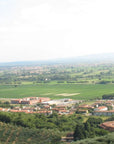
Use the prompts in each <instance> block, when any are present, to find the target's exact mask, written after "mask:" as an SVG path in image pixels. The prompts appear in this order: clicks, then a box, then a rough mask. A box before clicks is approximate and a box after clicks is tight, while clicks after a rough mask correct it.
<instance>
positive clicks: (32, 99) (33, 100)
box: [11, 97, 50, 105]
mask: <svg viewBox="0 0 114 144" xmlns="http://www.w3.org/2000/svg"><path fill="white" fill-rule="evenodd" d="M46 101H50V98H47V97H27V98H23V99H12V100H11V104H29V105H33V104H37V103H41V102H46Z"/></svg>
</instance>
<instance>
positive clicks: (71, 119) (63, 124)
mask: <svg viewBox="0 0 114 144" xmlns="http://www.w3.org/2000/svg"><path fill="white" fill-rule="evenodd" d="M0 121H1V122H5V123H11V124H14V125H17V126H22V127H28V128H37V129H43V128H45V129H58V130H59V131H74V128H75V126H76V124H77V123H78V122H79V121H83V119H82V117H80V116H78V117H76V115H71V116H65V115H62V116H58V114H56V113H53V114H51V115H49V116H45V115H44V114H25V113H10V112H0Z"/></svg>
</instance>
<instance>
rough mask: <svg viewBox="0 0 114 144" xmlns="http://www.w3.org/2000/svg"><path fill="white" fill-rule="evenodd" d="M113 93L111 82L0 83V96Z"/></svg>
mask: <svg viewBox="0 0 114 144" xmlns="http://www.w3.org/2000/svg"><path fill="white" fill-rule="evenodd" d="M108 93H114V85H113V84H37V85H31V84H30V85H18V86H17V87H14V85H0V98H23V97H30V96H38V97H50V98H52V99H60V98H71V99H80V100H82V99H83V100H90V99H95V98H101V97H102V95H103V94H108Z"/></svg>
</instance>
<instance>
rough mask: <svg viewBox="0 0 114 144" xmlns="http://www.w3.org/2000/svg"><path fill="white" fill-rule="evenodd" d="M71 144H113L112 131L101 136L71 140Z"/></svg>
mask: <svg viewBox="0 0 114 144" xmlns="http://www.w3.org/2000/svg"><path fill="white" fill-rule="evenodd" d="M72 144H114V133H109V134H108V135H105V136H101V137H95V138H88V139H85V140H79V141H76V142H72Z"/></svg>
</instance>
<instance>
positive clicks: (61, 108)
mask: <svg viewBox="0 0 114 144" xmlns="http://www.w3.org/2000/svg"><path fill="white" fill-rule="evenodd" d="M81 103H82V101H81V100H72V99H69V98H67V99H66V98H65V99H59V100H51V99H50V98H48V97H27V98H23V99H11V104H12V105H13V108H12V109H5V108H0V111H10V112H25V113H40V114H41V113H42V114H45V115H49V114H52V113H53V112H56V113H58V114H60V115H62V114H65V115H67V114H68V115H69V114H73V113H78V114H85V115H96V116H101V115H104V116H111V115H114V100H110V101H109V100H107V101H105V100H99V101H96V102H94V103H93V104H91V105H88V104H81ZM76 104H77V105H76ZM109 108H110V109H109Z"/></svg>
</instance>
